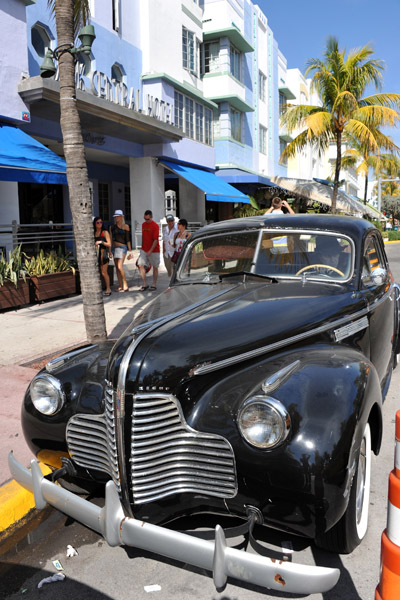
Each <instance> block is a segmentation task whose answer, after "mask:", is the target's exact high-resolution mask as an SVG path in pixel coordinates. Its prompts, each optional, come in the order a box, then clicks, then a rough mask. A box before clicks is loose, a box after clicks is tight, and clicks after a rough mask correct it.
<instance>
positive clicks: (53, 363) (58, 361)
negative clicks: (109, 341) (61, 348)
mask: <svg viewBox="0 0 400 600" xmlns="http://www.w3.org/2000/svg"><path fill="white" fill-rule="evenodd" d="M97 346H98V344H91V345H90V346H85V347H84V348H78V349H77V350H71V351H70V352H66V353H65V354H62V355H61V356H57V357H56V358H53V359H52V360H49V362H48V363H47V364H46V366H45V369H46V371H47V372H48V373H51V372H52V371H55V370H56V369H58V367H61V366H62V365H64V364H65V363H66V362H67V361H68V360H70V359H71V358H75V356H78V355H79V354H83V352H88V351H89V350H93V348H97Z"/></svg>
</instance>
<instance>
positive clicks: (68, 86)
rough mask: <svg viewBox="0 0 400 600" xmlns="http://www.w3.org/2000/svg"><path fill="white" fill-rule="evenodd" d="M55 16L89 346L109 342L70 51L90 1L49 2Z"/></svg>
mask: <svg viewBox="0 0 400 600" xmlns="http://www.w3.org/2000/svg"><path fill="white" fill-rule="evenodd" d="M48 5H49V8H50V9H51V10H52V11H53V12H54V14H55V18H56V28H57V44H58V47H59V48H61V50H62V49H63V48H65V49H66V51H64V52H61V53H60V55H59V61H58V64H59V74H60V113H61V117H60V124H61V130H62V136H63V146H64V155H65V161H66V163H67V179H68V191H69V202H70V207H71V213H72V220H73V227H74V235H75V241H76V250H77V261H78V267H79V272H80V277H81V289H82V300H83V314H84V319H85V327H86V335H87V339H88V341H89V342H91V343H93V342H99V341H103V340H105V339H106V338H107V330H106V320H105V314H104V304H103V297H102V290H101V283H100V274H99V269H98V266H97V257H96V251H95V245H94V237H93V225H92V214H93V210H92V200H91V196H90V191H89V179H88V172H87V165H86V157H85V148H84V144H83V138H82V129H81V124H80V120H79V113H78V109H77V106H76V90H75V61H74V56H73V55H72V54H71V53H70V52H69V51H68V49H69V48H71V47H72V46H73V44H74V41H75V38H76V33H77V31H78V30H79V28H80V26H81V25H85V24H86V23H87V21H88V18H89V2H88V0H48Z"/></svg>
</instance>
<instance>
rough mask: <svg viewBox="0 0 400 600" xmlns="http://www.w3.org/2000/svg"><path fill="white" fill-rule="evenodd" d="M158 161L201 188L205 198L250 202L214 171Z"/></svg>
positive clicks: (220, 200)
mask: <svg viewBox="0 0 400 600" xmlns="http://www.w3.org/2000/svg"><path fill="white" fill-rule="evenodd" d="M160 163H162V164H163V165H165V166H166V167H168V169H171V171H173V172H174V173H176V174H177V175H179V176H180V177H183V178H184V179H186V180H187V181H190V183H192V184H193V185H194V186H196V187H197V188H199V189H200V190H202V191H203V192H204V193H205V195H206V200H211V201H213V202H243V203H245V204H250V200H249V198H248V197H247V196H246V195H245V194H243V193H242V192H240V191H239V190H237V189H235V188H234V187H233V186H231V185H229V183H226V182H225V181H223V180H222V179H220V178H219V177H217V176H216V175H214V173H210V172H209V171H204V170H203V169H196V168H195V167H189V166H187V165H182V164H180V163H174V162H171V161H169V160H161V159H160Z"/></svg>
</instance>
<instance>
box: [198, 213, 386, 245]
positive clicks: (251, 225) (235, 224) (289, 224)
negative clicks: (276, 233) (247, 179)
mask: <svg viewBox="0 0 400 600" xmlns="http://www.w3.org/2000/svg"><path fill="white" fill-rule="evenodd" d="M266 227H267V228H268V229H280V230H282V229H301V230H304V229H311V230H316V231H321V232H322V231H326V232H329V233H338V234H343V235H348V236H349V237H352V238H354V239H362V238H363V237H364V235H365V233H366V231H368V230H370V229H376V227H375V226H374V225H373V224H372V223H370V222H369V221H366V220H365V219H359V218H357V217H347V216H337V215H316V214H294V215H263V216H259V217H246V218H242V219H230V220H229V221H219V222H217V223H211V224H210V225H206V226H205V227H202V228H201V229H199V230H198V231H196V232H195V233H194V234H193V237H197V236H201V237H202V236H203V235H205V234H213V233H223V232H227V231H240V230H244V229H247V230H251V229H262V228H266Z"/></svg>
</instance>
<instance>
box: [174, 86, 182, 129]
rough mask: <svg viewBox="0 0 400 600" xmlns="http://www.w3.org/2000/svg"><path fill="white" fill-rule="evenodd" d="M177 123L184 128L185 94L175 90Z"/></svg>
mask: <svg viewBox="0 0 400 600" xmlns="http://www.w3.org/2000/svg"><path fill="white" fill-rule="evenodd" d="M175 125H176V126H177V127H179V128H180V129H183V94H180V93H179V92H175Z"/></svg>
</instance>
